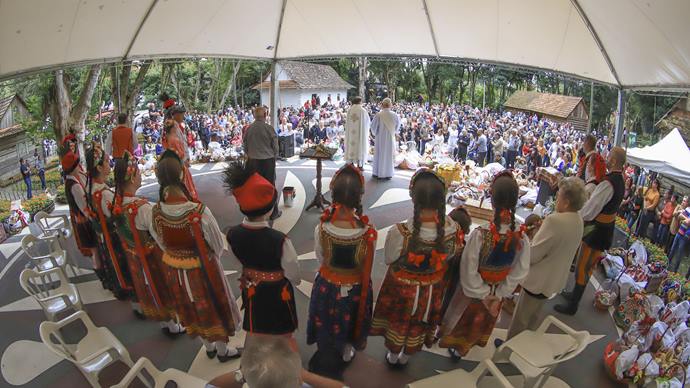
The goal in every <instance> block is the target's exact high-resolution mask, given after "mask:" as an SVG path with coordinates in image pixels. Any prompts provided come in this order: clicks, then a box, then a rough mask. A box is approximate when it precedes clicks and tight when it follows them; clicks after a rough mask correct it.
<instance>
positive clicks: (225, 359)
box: [207, 349, 242, 362]
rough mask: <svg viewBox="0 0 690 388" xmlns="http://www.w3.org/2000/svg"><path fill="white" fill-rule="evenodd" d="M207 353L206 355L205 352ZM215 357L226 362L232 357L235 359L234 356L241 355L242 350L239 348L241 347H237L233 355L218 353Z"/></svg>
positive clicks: (238, 356)
mask: <svg viewBox="0 0 690 388" xmlns="http://www.w3.org/2000/svg"><path fill="white" fill-rule="evenodd" d="M207 355H208V353H207ZM216 357H217V358H218V361H220V362H228V361H230V360H234V359H236V358H240V357H242V350H241V349H237V353H235V354H233V355H231V356H221V355H220V354H219V355H217V356H216Z"/></svg>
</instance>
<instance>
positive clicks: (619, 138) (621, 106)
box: [613, 88, 625, 146]
mask: <svg viewBox="0 0 690 388" xmlns="http://www.w3.org/2000/svg"><path fill="white" fill-rule="evenodd" d="M624 125H625V90H623V89H622V88H619V89H618V115H617V116H616V132H615V134H614V137H613V139H614V142H613V145H615V146H620V145H621V144H622V143H623V126H624Z"/></svg>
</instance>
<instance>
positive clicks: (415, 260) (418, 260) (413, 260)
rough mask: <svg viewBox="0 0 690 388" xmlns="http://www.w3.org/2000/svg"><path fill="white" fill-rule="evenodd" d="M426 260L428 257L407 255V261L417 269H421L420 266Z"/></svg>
mask: <svg viewBox="0 0 690 388" xmlns="http://www.w3.org/2000/svg"><path fill="white" fill-rule="evenodd" d="M425 258H426V256H424V255H416V254H414V253H412V252H410V253H408V254H407V261H408V262H409V263H410V264H412V265H414V266H415V267H419V266H420V265H422V263H423V262H424V259H425Z"/></svg>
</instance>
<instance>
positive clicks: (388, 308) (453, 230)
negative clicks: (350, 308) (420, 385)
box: [370, 168, 462, 366]
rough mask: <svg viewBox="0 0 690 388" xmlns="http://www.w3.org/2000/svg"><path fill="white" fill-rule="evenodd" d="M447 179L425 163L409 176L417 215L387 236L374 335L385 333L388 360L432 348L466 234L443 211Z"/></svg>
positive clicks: (403, 359)
mask: <svg viewBox="0 0 690 388" xmlns="http://www.w3.org/2000/svg"><path fill="white" fill-rule="evenodd" d="M445 193H446V186H445V183H444V182H443V179H442V178H441V177H439V176H438V175H436V173H435V172H433V171H432V170H429V169H425V168H422V169H420V170H419V171H417V173H415V175H414V176H413V177H412V180H411V181H410V196H411V197H412V202H413V203H414V217H413V218H412V219H411V220H408V221H407V222H404V223H400V224H398V225H397V227H395V228H392V229H391V231H390V232H389V233H388V236H387V237H386V245H385V261H386V264H389V267H388V271H387V273H386V277H385V279H384V280H383V285H382V286H381V291H380V292H379V296H378V300H377V304H376V308H375V310H374V319H373V321H372V328H371V332H370V335H378V336H383V337H385V339H386V342H385V345H386V348H388V353H387V354H386V361H387V362H388V363H389V365H391V366H393V365H396V364H398V365H406V364H407V361H408V359H409V356H410V355H412V354H414V353H416V352H418V351H419V350H421V348H422V345H426V346H427V347H430V346H431V345H432V343H433V341H434V338H435V334H436V331H437V328H438V325H439V324H440V322H441V304H442V301H443V292H444V289H443V287H444V285H445V273H446V270H447V267H448V258H450V257H452V256H453V255H455V254H456V251H457V249H458V248H459V247H460V243H459V240H460V239H461V238H462V233H461V230H460V228H459V227H458V225H457V224H456V223H455V222H454V221H453V220H452V219H450V218H449V217H447V216H446V215H445V199H446V198H445Z"/></svg>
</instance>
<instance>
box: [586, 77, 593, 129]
mask: <svg viewBox="0 0 690 388" xmlns="http://www.w3.org/2000/svg"><path fill="white" fill-rule="evenodd" d="M592 117H594V81H592V82H591V84H590V86H589V125H588V126H587V133H591V132H592Z"/></svg>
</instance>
